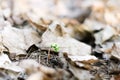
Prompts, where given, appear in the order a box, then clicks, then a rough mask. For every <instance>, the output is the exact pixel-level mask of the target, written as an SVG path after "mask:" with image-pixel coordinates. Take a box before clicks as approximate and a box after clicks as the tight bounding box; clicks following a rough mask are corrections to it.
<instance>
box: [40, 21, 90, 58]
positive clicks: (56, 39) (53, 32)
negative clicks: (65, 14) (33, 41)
mask: <svg viewBox="0 0 120 80" xmlns="http://www.w3.org/2000/svg"><path fill="white" fill-rule="evenodd" d="M65 30H66V29H65V27H64V25H62V24H59V23H58V22H53V23H52V24H51V25H50V26H49V28H48V29H47V30H46V31H45V32H44V33H43V35H42V42H41V44H40V48H43V49H47V50H48V49H49V48H50V46H51V44H53V43H57V44H58V45H59V46H60V52H67V53H68V54H69V55H79V56H82V55H89V54H90V53H91V47H90V46H88V45H86V44H84V43H82V42H79V41H77V40H75V39H74V38H71V37H70V36H69V35H68V34H67V33H66V31H65ZM63 43H64V44H63Z"/></svg>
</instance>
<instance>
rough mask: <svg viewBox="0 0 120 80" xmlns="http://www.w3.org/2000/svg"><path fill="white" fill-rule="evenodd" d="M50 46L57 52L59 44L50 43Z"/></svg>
mask: <svg viewBox="0 0 120 80" xmlns="http://www.w3.org/2000/svg"><path fill="white" fill-rule="evenodd" d="M51 48H52V49H53V50H54V51H55V52H58V51H59V49H60V47H59V45H58V44H56V43H53V44H51Z"/></svg>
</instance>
